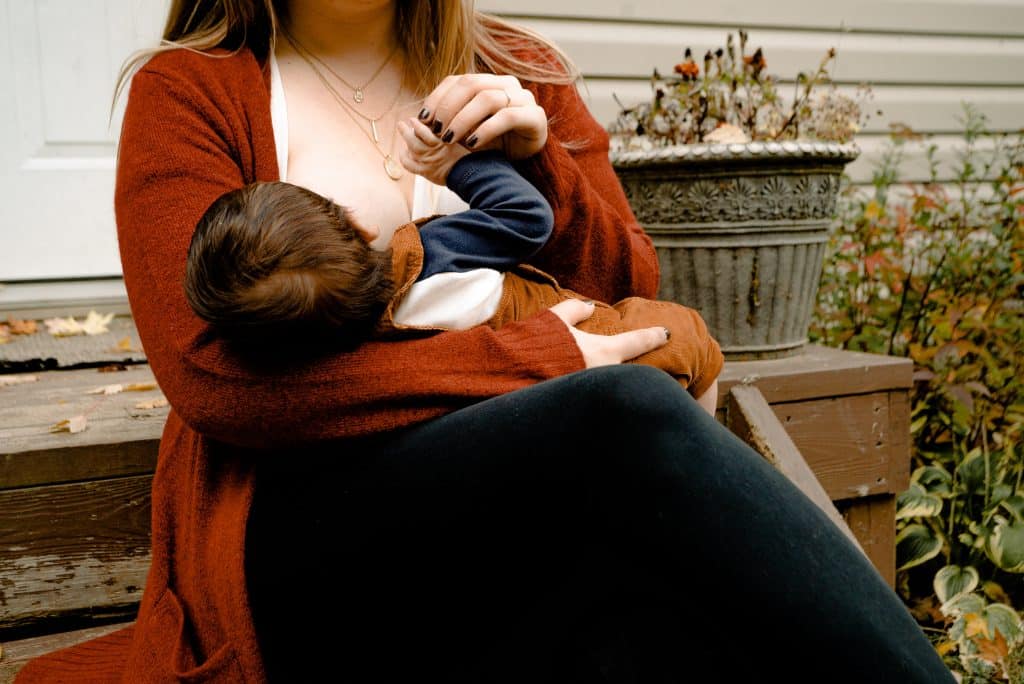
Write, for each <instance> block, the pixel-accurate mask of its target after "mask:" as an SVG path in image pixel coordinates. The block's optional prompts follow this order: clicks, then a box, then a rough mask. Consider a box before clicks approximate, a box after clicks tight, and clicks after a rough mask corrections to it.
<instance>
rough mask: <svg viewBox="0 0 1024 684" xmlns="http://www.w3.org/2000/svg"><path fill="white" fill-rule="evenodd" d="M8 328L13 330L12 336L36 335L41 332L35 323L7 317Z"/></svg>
mask: <svg viewBox="0 0 1024 684" xmlns="http://www.w3.org/2000/svg"><path fill="white" fill-rule="evenodd" d="M7 327H9V328H10V329H11V334H12V335H35V334H36V333H37V332H38V331H39V326H38V325H36V322H35V321H23V320H20V319H17V318H11V317H10V316H8V317H7Z"/></svg>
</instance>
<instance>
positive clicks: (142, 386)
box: [86, 382, 157, 395]
mask: <svg viewBox="0 0 1024 684" xmlns="http://www.w3.org/2000/svg"><path fill="white" fill-rule="evenodd" d="M156 387H157V385H156V383H155V382H130V383H128V384H127V385H121V384H116V385H104V386H103V387H97V388H95V389H91V390H89V391H88V392H86V394H108V395H109V394H120V393H121V392H148V391H149V390H155V389H156Z"/></svg>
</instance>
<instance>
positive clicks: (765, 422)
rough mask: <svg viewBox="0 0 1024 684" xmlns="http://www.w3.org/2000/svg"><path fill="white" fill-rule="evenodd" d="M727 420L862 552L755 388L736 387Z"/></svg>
mask: <svg viewBox="0 0 1024 684" xmlns="http://www.w3.org/2000/svg"><path fill="white" fill-rule="evenodd" d="M728 420H729V429H730V430H732V431H733V432H734V433H735V434H736V435H737V436H739V437H740V438H741V439H743V440H744V441H745V442H747V443H748V444H750V446H751V447H753V448H754V450H755V451H757V452H758V453H759V454H761V455H762V456H764V458H765V459H767V460H768V462H769V463H771V464H772V466H774V467H775V468H776V469H777V470H778V471H779V472H781V473H782V474H783V475H785V476H786V477H787V478H788V479H789V480H790V481H791V482H792V483H793V484H795V485H796V486H797V487H798V488H799V489H800V491H802V492H803V493H804V494H805V495H806V496H807V498H809V499H810V500H811V501H813V502H814V503H815V505H817V506H818V508H820V509H821V510H822V511H823V512H824V513H825V515H827V516H828V517H829V519H830V520H831V521H832V522H833V523H835V525H836V527H838V528H839V529H840V530H841V531H842V532H843V533H844V534H845V535H846V536H847V537H848V538H849V539H850V541H852V542H853V543H854V545H855V546H857V548H860V549H861V550H862V551H863V549H862V548H861V546H860V542H859V541H858V539H857V537H856V535H855V534H854V533H853V532H852V531H851V530H850V528H849V526H847V524H846V521H845V520H843V517H842V515H840V514H839V511H838V510H837V509H836V507H835V505H834V504H833V503H832V500H831V499H830V498H829V495H828V493H826V492H825V489H824V488H823V487H822V486H821V483H820V482H818V479H817V477H815V474H814V471H812V470H811V468H810V466H809V465H808V464H807V462H806V461H805V460H804V459H803V456H801V454H800V451H799V450H798V449H797V448H796V445H795V444H794V443H793V440H792V439H790V437H789V435H788V434H786V430H785V428H783V427H782V424H781V423H780V422H779V420H778V418H777V417H776V416H775V413H774V412H773V411H772V408H771V406H769V405H768V402H767V401H765V398H764V395H762V394H761V392H760V391H758V389H757V388H756V387H750V386H747V385H737V386H735V387H733V388H732V389H731V390H730V391H729V409H728Z"/></svg>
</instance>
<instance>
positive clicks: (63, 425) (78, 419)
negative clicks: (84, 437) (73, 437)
mask: <svg viewBox="0 0 1024 684" xmlns="http://www.w3.org/2000/svg"><path fill="white" fill-rule="evenodd" d="M86 427H88V426H87V425H86V421H85V416H71V417H70V418H66V419H64V420H62V421H60V422H59V423H54V424H53V425H51V426H50V432H70V433H72V434H73V433H75V432H81V431H82V430H84V429H85V428H86Z"/></svg>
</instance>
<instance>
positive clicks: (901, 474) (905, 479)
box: [889, 390, 910, 519]
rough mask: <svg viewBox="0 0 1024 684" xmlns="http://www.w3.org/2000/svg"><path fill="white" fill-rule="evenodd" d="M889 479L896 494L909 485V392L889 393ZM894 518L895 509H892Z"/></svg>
mask: <svg viewBox="0 0 1024 684" xmlns="http://www.w3.org/2000/svg"><path fill="white" fill-rule="evenodd" d="M889 425H890V426H891V428H890V430H889V450H890V456H889V481H890V482H891V483H892V487H893V489H892V491H894V492H896V493H897V494H898V493H900V492H902V491H904V490H905V489H907V488H908V487H909V486H910V392H909V391H907V390H903V391H893V392H890V393H889ZM893 516H894V519H895V511H893Z"/></svg>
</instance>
